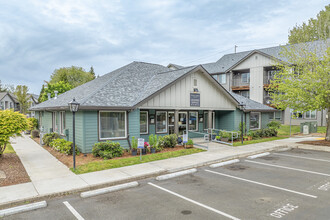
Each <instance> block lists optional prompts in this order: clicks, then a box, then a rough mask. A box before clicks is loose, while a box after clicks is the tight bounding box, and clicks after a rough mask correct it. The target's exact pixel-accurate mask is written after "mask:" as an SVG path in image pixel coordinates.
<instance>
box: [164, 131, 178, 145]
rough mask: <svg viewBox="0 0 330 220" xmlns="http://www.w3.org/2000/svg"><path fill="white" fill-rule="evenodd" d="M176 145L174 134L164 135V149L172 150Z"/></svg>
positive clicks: (176, 139) (176, 140)
mask: <svg viewBox="0 0 330 220" xmlns="http://www.w3.org/2000/svg"><path fill="white" fill-rule="evenodd" d="M177 143H178V136H177V135H176V134H170V135H165V136H164V137H163V145H164V147H166V148H167V147H169V148H173V147H175V146H176V144H177Z"/></svg>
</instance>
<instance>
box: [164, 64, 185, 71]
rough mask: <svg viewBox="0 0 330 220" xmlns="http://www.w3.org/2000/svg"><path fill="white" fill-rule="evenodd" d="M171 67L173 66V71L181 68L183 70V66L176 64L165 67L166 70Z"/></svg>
mask: <svg viewBox="0 0 330 220" xmlns="http://www.w3.org/2000/svg"><path fill="white" fill-rule="evenodd" d="M171 66H173V67H174V68H175V69H177V70H178V69H182V68H184V66H181V65H178V64H174V63H169V64H168V65H167V67H168V68H170V67H171Z"/></svg>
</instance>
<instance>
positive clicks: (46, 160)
mask: <svg viewBox="0 0 330 220" xmlns="http://www.w3.org/2000/svg"><path fill="white" fill-rule="evenodd" d="M310 139H313V138H288V139H281V140H276V141H270V142H263V143H258V144H251V145H245V146H240V147H230V146H226V145H221V144H218V143H209V144H208V148H209V150H208V151H206V152H201V153H197V154H191V155H186V156H182V157H177V158H170V159H166V160H159V161H154V162H149V163H143V164H137V165H133V166H127V167H120V168H115V169H109V170H103V171H97V172H92V173H85V174H80V175H76V174H74V173H72V172H71V171H70V170H69V168H67V167H66V166H65V165H64V164H62V163H61V162H60V161H58V160H57V159H56V158H55V157H54V156H53V155H51V154H50V153H48V151H46V150H45V149H43V148H42V147H41V146H39V145H38V144H37V143H35V142H34V141H33V140H32V139H30V138H29V137H28V136H23V137H17V138H15V139H13V140H12V146H13V148H14V149H15V151H16V153H17V155H18V156H19V158H20V159H21V161H22V163H23V165H24V167H25V169H26V171H27V173H28V175H29V176H30V179H31V182H29V183H23V184H18V185H12V186H5V187H0V206H1V205H6V204H10V203H13V202H18V201H24V200H30V199H33V198H38V197H44V196H48V195H58V194H61V193H65V192H72V191H78V190H84V189H86V190H87V189H90V188H91V187H96V186H98V185H105V184H112V183H116V182H123V181H131V180H133V179H137V178H142V177H148V176H151V175H157V174H161V173H166V172H174V171H178V170H184V169H188V168H192V167H199V166H204V165H208V164H211V163H215V162H220V161H224V160H229V159H234V158H240V157H245V156H248V155H252V154H257V153H262V152H266V151H272V150H276V149H280V148H284V147H296V146H297V145H298V144H296V142H299V141H303V140H310Z"/></svg>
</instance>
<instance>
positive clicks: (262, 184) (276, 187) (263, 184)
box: [205, 170, 317, 199]
mask: <svg viewBox="0 0 330 220" xmlns="http://www.w3.org/2000/svg"><path fill="white" fill-rule="evenodd" d="M205 171H206V172H210V173H214V174H217V175H221V176H226V177H230V178H233V179H238V180H242V181H245V182H249V183H254V184H258V185H261V186H267V187H270V188H274V189H279V190H283V191H286V192H291V193H295V194H299V195H302V196H307V197H311V198H314V199H316V198H317V196H314V195H310V194H306V193H302V192H297V191H294V190H291V189H285V188H282V187H278V186H273V185H269V184H265V183H260V182H256V181H253V180H248V179H243V178H240V177H237V176H231V175H228V174H224V173H219V172H215V171H212V170H205Z"/></svg>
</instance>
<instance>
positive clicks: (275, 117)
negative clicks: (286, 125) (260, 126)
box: [269, 111, 282, 121]
mask: <svg viewBox="0 0 330 220" xmlns="http://www.w3.org/2000/svg"><path fill="white" fill-rule="evenodd" d="M269 120H278V121H281V120H282V111H277V112H271V113H269Z"/></svg>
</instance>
